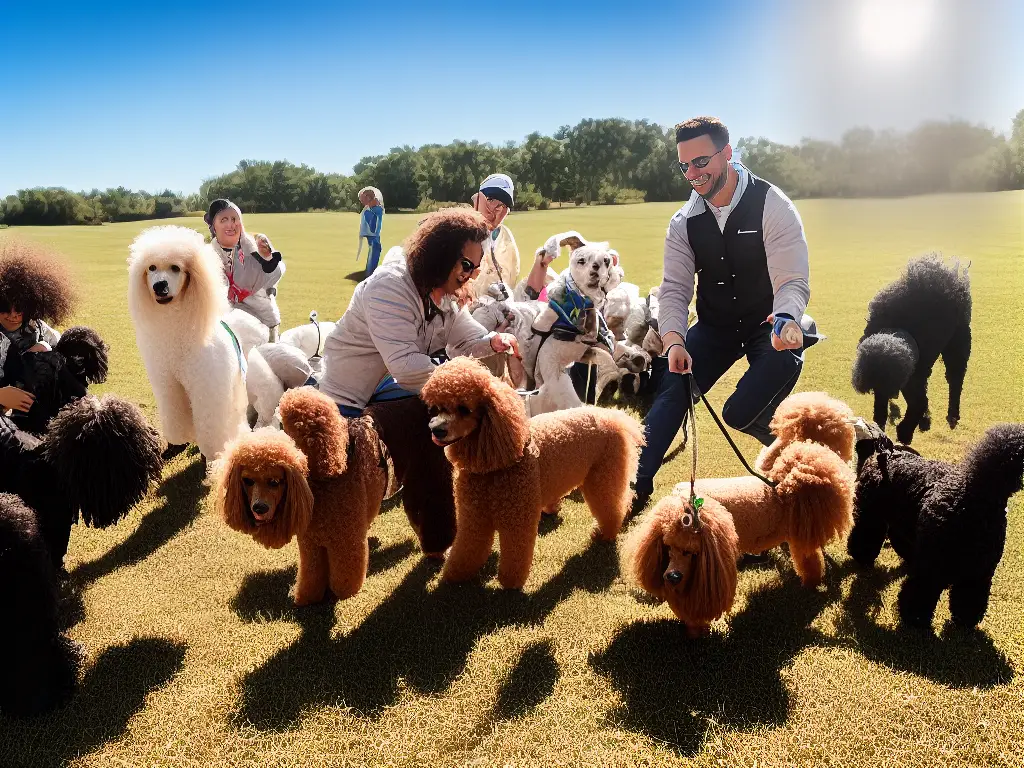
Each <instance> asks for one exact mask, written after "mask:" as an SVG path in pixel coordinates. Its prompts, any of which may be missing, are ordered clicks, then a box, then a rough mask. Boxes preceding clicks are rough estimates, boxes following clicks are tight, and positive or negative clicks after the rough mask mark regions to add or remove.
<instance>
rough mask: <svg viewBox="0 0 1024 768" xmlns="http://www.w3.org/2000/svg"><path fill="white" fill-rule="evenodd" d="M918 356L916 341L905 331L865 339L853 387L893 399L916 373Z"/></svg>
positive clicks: (859, 352) (874, 335)
mask: <svg viewBox="0 0 1024 768" xmlns="http://www.w3.org/2000/svg"><path fill="white" fill-rule="evenodd" d="M917 356H918V352H917V342H915V341H914V337H913V336H911V335H910V334H909V333H906V332H905V331H899V330H892V331H889V330H887V331H882V332H880V333H873V334H871V335H870V336H866V337H865V338H864V339H862V340H861V342H860V344H858V345H857V357H856V359H855V360H854V361H853V388H854V389H855V390H857V391H858V392H860V393H861V394H867V393H868V392H874V393H875V395H876V396H881V397H883V398H885V399H886V400H892V399H893V398H895V397H897V396H898V395H899V393H900V390H901V389H903V387H904V385H905V384H906V383H907V381H908V380H909V379H910V374H912V373H913V372H914V367H915V366H916V365H917Z"/></svg>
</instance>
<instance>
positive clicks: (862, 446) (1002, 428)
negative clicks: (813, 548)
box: [846, 424, 1024, 627]
mask: <svg viewBox="0 0 1024 768" xmlns="http://www.w3.org/2000/svg"><path fill="white" fill-rule="evenodd" d="M858 437H859V438H861V437H862V438H863V439H859V440H858V442H857V461H858V467H857V492H856V498H855V508H854V523H853V530H852V531H851V532H850V538H849V539H848V540H847V544H846V547H847V551H848V552H849V553H850V556H851V557H852V558H853V559H854V560H856V561H857V562H858V563H860V564H861V565H865V566H870V565H872V564H873V563H874V562H875V559H876V558H877V557H878V553H879V552H880V551H881V549H882V544H883V543H884V542H885V539H886V537H888V539H889V541H890V542H891V544H892V548H893V550H895V552H896V554H898V555H899V556H900V557H901V558H903V560H904V561H905V562H906V564H907V567H908V569H909V574H908V575H907V578H906V580H905V581H904V582H903V586H902V588H901V589H900V594H899V600H898V609H899V615H900V619H901V621H903V622H904V623H906V624H908V625H911V626H921V627H929V626H931V621H932V616H933V615H934V613H935V605H936V603H937V602H938V600H939V596H940V595H941V594H942V592H943V590H945V589H947V588H948V589H949V611H950V613H951V614H952V617H953V621H954V623H956V624H959V625H960V626H963V627H975V626H977V625H978V624H979V623H980V622H981V620H982V619H983V618H984V616H985V612H986V611H987V610H988V598H989V592H990V591H991V588H992V577H993V575H994V574H995V571H996V566H998V565H999V560H1000V558H1001V557H1002V556H1003V545H1004V544H1005V542H1006V515H1007V504H1008V503H1009V499H1010V496H1012V495H1013V494H1014V493H1016V492H1018V491H1020V490H1021V488H1022V486H1024V424H999V425H996V426H994V427H992V428H991V429H989V430H988V431H987V432H986V433H985V435H984V436H983V437H982V438H981V440H980V441H979V442H978V443H977V444H976V445H975V446H974V447H973V448H972V449H971V451H970V452H969V453H968V454H967V456H965V457H964V459H963V461H961V462H960V463H959V464H949V463H947V462H944V461H935V460H932V459H924V458H921V457H920V456H919V455H917V453H916V452H915V451H913V449H909V448H902V447H899V446H895V445H893V442H892V441H891V440H890V439H889V438H888V437H886V436H885V434H884V433H883V432H882V431H881V429H879V428H878V427H877V426H876V425H873V424H872V425H864V426H861V427H859V428H858Z"/></svg>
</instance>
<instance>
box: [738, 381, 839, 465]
mask: <svg viewBox="0 0 1024 768" xmlns="http://www.w3.org/2000/svg"><path fill="white" fill-rule="evenodd" d="M769 426H770V427H771V430H772V434H774V435H775V441H774V442H773V443H772V444H771V445H768V446H765V447H764V448H762V449H761V453H760V454H758V457H757V461H756V462H755V464H754V466H755V467H756V468H757V469H758V470H760V471H762V472H763V471H765V470H767V469H771V467H772V465H773V464H774V463H775V460H776V459H777V458H778V457H779V454H780V453H781V452H782V449H783V448H785V447H786V446H787V445H789V444H791V443H795V442H799V441H811V442H814V443H820V444H821V445H824V446H825V447H826V448H831V449H832V450H833V451H834V452H835V453H837V454H839V457H840V458H841V459H842V460H843V461H847V462H848V461H850V460H851V459H853V447H854V443H855V442H856V439H857V438H856V430H855V428H854V416H853V410H852V409H851V408H850V406H848V405H847V404H846V403H844V402H843V401H842V400H836V399H835V398H834V397H829V395H828V393H826V392H800V393H798V394H795V395H790V396H789V397H787V398H786V399H785V400H783V401H782V402H781V403H780V404H779V407H778V408H777V409H776V411H775V415H774V416H772V421H771V424H770V425H769Z"/></svg>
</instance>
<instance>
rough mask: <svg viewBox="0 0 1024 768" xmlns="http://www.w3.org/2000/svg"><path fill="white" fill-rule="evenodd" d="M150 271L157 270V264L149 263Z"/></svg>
mask: <svg viewBox="0 0 1024 768" xmlns="http://www.w3.org/2000/svg"><path fill="white" fill-rule="evenodd" d="M149 271H150V272H156V264H150V265H149Z"/></svg>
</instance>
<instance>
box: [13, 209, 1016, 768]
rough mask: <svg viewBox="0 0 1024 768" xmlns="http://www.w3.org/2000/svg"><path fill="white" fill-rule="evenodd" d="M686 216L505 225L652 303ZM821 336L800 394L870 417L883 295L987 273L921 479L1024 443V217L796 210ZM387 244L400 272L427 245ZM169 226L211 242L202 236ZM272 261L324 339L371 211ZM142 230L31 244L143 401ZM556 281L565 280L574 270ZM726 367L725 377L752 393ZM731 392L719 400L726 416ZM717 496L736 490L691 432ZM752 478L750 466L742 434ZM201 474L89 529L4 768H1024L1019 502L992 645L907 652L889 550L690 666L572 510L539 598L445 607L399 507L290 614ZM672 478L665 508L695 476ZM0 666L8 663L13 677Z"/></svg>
mask: <svg viewBox="0 0 1024 768" xmlns="http://www.w3.org/2000/svg"><path fill="white" fill-rule="evenodd" d="M674 208H675V206H673V205H669V204H649V205H642V206H629V207H617V208H609V207H601V208H580V209H568V210H560V211H547V212H535V213H517V214H514V215H513V216H512V217H510V219H509V222H508V223H509V224H510V226H511V227H512V229H513V232H514V233H515V236H516V238H517V240H518V242H519V247H520V251H521V253H522V254H523V257H524V264H525V263H528V260H529V259H530V258H531V256H530V254H531V253H532V251H533V249H534V248H536V247H537V246H538V245H540V244H541V243H542V242H543V241H544V239H545V238H546V237H547V236H548V235H550V234H553V233H555V232H558V231H563V230H566V229H577V230H579V231H580V232H582V233H583V234H584V235H585V236H587V237H588V238H592V239H608V240H610V241H611V242H612V244H613V245H614V246H615V247H616V248H618V249H619V251H620V253H621V254H622V257H623V264H624V266H625V269H626V273H627V279H629V280H631V281H633V282H636V283H638V284H639V285H640V286H641V287H642V289H643V290H644V291H646V289H647V288H648V287H649V286H651V285H654V284H657V283H658V282H659V281H660V275H661V245H662V238H663V236H664V230H665V226H666V224H667V222H668V219H669V217H670V215H671V213H672V212H673V210H674ZM799 208H800V212H801V215H802V216H803V219H804V224H805V226H806V229H807V235H808V239H809V241H810V246H811V269H812V273H811V278H812V289H813V295H812V299H811V305H810V307H809V310H810V312H811V313H812V314H813V315H814V316H815V317H816V319H817V320H818V321H819V324H820V327H821V328H822V329H823V330H824V332H825V333H826V334H828V336H829V339H828V340H827V341H826V342H824V343H822V344H820V345H818V346H816V347H815V348H813V349H811V350H810V351H809V352H808V354H807V364H806V366H805V369H804V374H803V376H802V378H801V380H800V384H799V388H800V389H803V390H807V389H825V390H827V391H828V392H830V393H831V394H833V395H835V396H838V397H841V398H843V399H845V400H847V401H848V402H850V403H851V404H852V405H853V406H854V407H855V408H856V409H857V410H858V411H859V412H861V413H863V414H870V401H869V399H868V398H866V397H862V396H859V395H856V394H855V393H854V392H853V391H852V388H851V386H850V381H849V378H850V377H849V371H850V364H851V360H852V354H853V350H854V347H855V344H856V341H857V338H858V337H859V335H860V332H861V330H862V328H863V323H864V316H865V311H866V305H867V302H868V300H869V298H870V297H871V296H872V295H873V294H874V292H875V291H876V290H877V289H878V288H879V287H880V286H881V285H882V284H884V283H886V282H888V281H889V280H891V279H893V278H894V277H895V276H896V274H897V273H898V271H899V269H900V267H901V265H902V264H903V263H904V262H905V261H906V260H907V258H908V257H910V256H914V255H917V254H920V253H923V252H926V251H929V250H941V251H942V252H944V253H945V254H946V255H950V256H952V255H957V256H959V257H960V258H961V259H963V260H965V261H970V262H971V270H970V271H971V276H972V282H973V291H974V303H975V306H974V321H973V329H974V340H975V344H974V354H973V357H972V359H971V363H970V367H969V369H968V373H967V382H966V385H965V391H964V399H963V420H962V422H961V425H960V427H959V428H958V429H957V430H956V431H955V432H950V430H949V429H948V428H947V427H946V426H945V422H944V419H943V418H942V415H944V411H945V396H946V383H945V380H944V378H943V376H942V374H941V373H940V372H938V371H937V372H936V373H935V375H934V376H933V378H932V382H931V390H930V392H931V397H932V403H933V406H932V412H933V414H935V416H936V418H935V424H936V427H935V428H933V430H932V431H931V432H928V433H925V434H921V435H919V436H918V437H917V439H915V443H914V445H915V447H917V448H918V449H920V450H921V451H922V452H923V453H924V454H925V455H928V456H933V457H944V458H958V457H959V456H960V455H961V454H962V452H963V450H964V448H965V447H966V446H967V445H968V444H969V443H970V442H971V441H972V440H973V439H975V438H977V437H978V436H979V435H980V434H981V433H982V432H983V431H984V430H985V429H986V428H987V427H988V426H990V425H991V424H992V423H994V422H998V421H1024V402H1022V394H1024V387H1022V381H1024V355H1022V354H1021V352H1020V350H1021V349H1022V348H1024V299H1022V295H1024V193H1020V192H1017V193H1000V194H992V195H969V196H937V197H921V198H912V199H906V200H884V201H881V200H864V201H834V200H833V201H817V200H816V201H805V202H802V203H800V204H799ZM415 221H416V217H415V216H412V215H391V214H388V216H387V217H386V219H385V225H384V235H385V237H384V240H385V247H387V246H388V245H391V244H394V243H396V242H398V241H399V240H400V239H401V238H402V237H403V236H404V235H405V234H407V233H408V232H409V231H410V230H411V228H412V227H413V226H414V224H415ZM179 223H184V224H186V225H190V226H194V227H196V228H201V227H202V226H203V225H202V221H201V220H200V219H185V220H179ZM246 223H247V225H248V228H249V229H250V230H261V231H265V232H267V233H269V234H270V236H271V237H272V239H273V241H274V243H275V245H276V246H277V247H279V248H280V249H281V250H282V251H283V252H284V254H285V257H286V260H287V264H288V272H287V274H286V276H285V278H284V280H283V281H282V283H281V285H280V303H281V306H282V309H283V314H284V316H285V323H284V326H285V327H290V326H292V325H295V324H298V323H301V322H303V321H304V320H305V319H306V316H307V315H308V312H309V310H310V309H314V308H315V309H317V310H318V311H319V313H320V316H321V317H322V318H329V319H336V318H337V317H338V316H339V315H340V314H341V313H342V312H343V311H344V309H345V307H346V306H347V303H348V300H349V298H350V296H351V294H352V290H353V288H354V287H355V284H356V280H357V279H358V275H356V274H354V273H356V271H357V267H356V263H355V261H354V252H355V246H356V232H357V217H356V215H355V214H330V213H328V214H293V215H252V216H247V217H246ZM145 226H147V224H119V225H108V226H104V227H101V228H85V227H65V228H55V229H43V228H36V229H19V230H5V231H3V232H0V237H5V236H10V235H20V236H25V237H30V238H36V239H39V240H41V241H45V242H48V243H51V244H53V245H54V246H55V247H57V248H59V249H60V250H61V251H63V252H64V253H66V254H67V255H68V256H69V258H70V259H71V260H72V262H73V266H74V270H75V273H76V275H77V276H78V280H79V283H80V284H81V286H82V294H83V301H82V303H81V310H80V313H79V317H78V320H79V321H81V322H85V323H88V324H90V325H93V326H94V327H96V328H97V329H98V330H99V331H100V333H101V334H102V335H103V336H104V337H105V338H106V339H107V340H108V341H109V342H110V343H111V345H112V347H113V350H112V364H111V376H110V381H109V383H108V384H107V385H106V386H105V387H104V388H103V389H105V390H108V391H113V392H117V393H119V394H121V395H123V396H125V397H128V398H130V399H132V400H134V401H136V402H139V403H141V404H142V405H143V406H144V407H145V408H147V412H148V413H149V414H150V416H151V417H153V418H155V413H154V411H153V409H152V403H153V398H152V393H151V391H150V389H149V385H148V382H147V380H146V377H145V373H144V371H143V369H142V365H141V362H140V360H139V356H138V353H137V350H136V348H135V340H134V335H133V332H132V329H131V326H130V324H129V321H128V316H127V310H126V301H125V293H126V285H125V278H126V266H125V259H126V257H127V248H128V244H129V242H130V241H131V239H132V237H133V236H134V235H135V234H136V233H137V232H139V231H140V230H141V229H143V228H144V227H145ZM563 258H564V257H563ZM738 368H739V367H738ZM740 373H741V371H740V370H736V371H734V372H733V373H732V375H731V376H730V378H729V380H728V381H725V382H723V384H722V385H720V386H719V387H717V388H716V389H715V390H714V391H713V392H712V395H711V400H712V402H713V403H714V404H716V405H718V406H720V405H721V402H722V401H723V400H724V398H725V396H726V394H727V392H728V391H729V388H728V386H726V385H727V384H729V383H731V382H732V381H735V379H736V378H737V377H738V376H739V374H740ZM698 422H699V427H700V445H701V453H702V458H701V470H700V471H701V473H702V474H705V475H723V474H724V475H729V474H737V473H739V472H741V471H742V469H741V468H740V466H739V464H738V463H737V461H736V460H735V458H734V457H733V456H732V455H731V453H730V451H729V449H728V446H727V445H726V444H725V442H724V440H723V439H722V438H721V436H720V435H718V434H717V432H716V431H715V427H714V425H713V424H712V423H711V421H710V419H709V418H707V416H706V415H702V413H701V411H698ZM738 439H739V442H740V445H741V446H742V447H743V449H744V450H745V452H746V453H747V455H748V456H750V457H753V455H755V453H756V449H757V446H756V445H755V444H754V443H753V441H751V440H749V439H747V438H745V437H743V436H740V438H738ZM196 459H197V457H196V455H195V453H191V454H188V455H184V456H181V457H179V458H178V459H176V460H175V461H173V462H171V463H170V464H169V465H168V466H167V468H166V470H165V475H164V480H163V483H162V485H161V486H160V487H159V488H158V489H156V490H155V491H154V493H153V494H152V495H151V497H150V498H149V499H148V500H147V501H146V502H145V503H144V504H142V505H140V507H139V508H138V509H137V510H136V511H135V512H134V513H133V514H132V515H131V517H130V518H129V519H127V520H126V521H124V522H122V523H121V524H120V525H119V526H117V527H115V528H113V529H110V530H108V531H94V530H88V529H83V528H77V529H76V530H75V531H74V532H73V535H72V543H71V551H70V554H69V559H68V564H67V565H68V569H69V571H71V575H72V579H71V588H70V589H69V594H68V596H67V604H66V606H65V611H66V614H67V617H68V621H67V623H68V626H69V632H70V634H71V636H72V637H74V638H75V639H76V640H78V641H79V642H81V643H82V644H83V645H84V646H85V648H86V649H87V653H88V662H87V665H86V668H85V671H84V677H83V680H82V682H81V685H80V689H79V691H78V693H77V695H76V696H75V698H74V699H73V700H72V702H71V703H70V704H69V705H68V706H67V707H66V708H65V709H63V710H62V711H60V712H57V713H55V714H53V715H51V716H48V717H46V718H42V719H39V720H36V721H32V722H27V723H14V722H10V721H8V720H3V719H0V766H44V765H62V764H71V765H75V766H122V765H123V766H142V765H147V766H149V765H161V766H162V765H175V766H192V765H194V766H200V765H202V766H206V765H252V766H256V765H260V766H263V765H275V766H277V765H280V766H342V765H345V766H347V765H353V766H354V765H374V766H418V765H437V766H462V765H472V766H491V765H494V766H534V765H580V766H583V765H587V766H590V765H595V766H596V765H614V766H632V765H651V766H654V765H658V766H663V765H702V766H719V765H729V766H735V765H745V766H753V765H757V766H775V765H779V766H781V765H808V766H810V765H829V766H890V765H891V766H935V765H986V766H988V765H1005V766H1019V765H1022V764H1024V745H1022V743H1021V734H1022V733H1024V679H1022V676H1021V672H1022V670H1024V496H1022V495H1018V496H1017V497H1016V498H1015V499H1014V500H1013V501H1011V505H1010V523H1009V538H1008V542H1007V546H1006V554H1005V555H1004V557H1003V561H1002V564H1001V565H1000V568H999V571H998V572H997V575H996V581H995V584H994V588H993V594H992V601H991V604H990V608H989V612H988V616H987V618H986V619H985V621H984V623H983V624H982V625H981V628H980V630H979V631H978V632H976V633H970V634H965V633H961V632H957V631H952V630H948V629H947V628H946V627H945V626H944V623H945V619H946V618H947V617H948V611H947V609H946V603H945V599H944V600H943V602H942V603H941V604H940V608H939V612H938V615H937V616H936V622H935V631H936V635H935V636H934V637H931V636H928V637H926V636H922V635H919V634H914V633H910V632H905V631H901V630H899V629H897V626H896V622H895V615H894V603H895V596H896V593H897V591H898V589H899V585H900V582H901V580H902V577H903V572H902V570H901V569H900V567H899V566H898V563H897V559H896V558H895V556H894V555H893V554H892V552H891V551H890V550H885V551H884V552H883V556H882V558H881V559H880V561H879V566H878V568H877V569H876V570H875V571H874V572H872V573H866V574H865V573H859V572H857V571H856V570H855V569H854V568H853V567H852V566H851V563H850V561H849V560H848V558H847V557H846V555H845V549H844V547H843V546H842V545H841V544H840V545H836V546H833V547H832V548H831V550H830V555H831V561H830V563H829V570H828V578H827V585H826V586H824V587H822V588H820V589H819V590H816V591H809V590H804V589H802V588H801V587H800V586H799V584H798V583H797V581H796V579H795V576H794V574H793V572H792V568H791V566H790V564H789V562H788V560H787V559H786V558H785V556H783V555H778V553H776V554H777V555H778V556H777V557H776V558H775V560H774V561H773V562H772V563H770V564H767V565H763V566H760V567H756V568H751V569H747V570H745V571H744V572H743V573H742V575H741V584H740V595H739V598H738V600H737V604H736V606H735V609H734V611H733V613H732V615H731V616H729V617H728V618H726V619H724V620H721V621H719V622H717V623H716V624H715V625H714V628H713V629H714V632H713V634H712V636H711V637H709V638H707V639H705V640H702V641H698V642H691V641H687V640H686V639H685V636H684V634H683V632H681V631H680V627H679V625H678V624H677V623H676V622H675V621H674V620H673V618H672V615H671V612H670V611H669V609H668V608H667V607H666V606H663V605H662V606H659V605H654V604H651V603H650V602H647V601H645V600H643V599H641V598H640V597H639V596H638V595H637V594H635V593H634V592H632V591H631V590H630V589H628V588H627V587H626V586H625V585H624V584H623V583H622V581H621V579H620V578H619V576H618V568H617V564H616V557H615V550H614V547H612V546H611V545H607V544H590V543H589V539H588V535H587V534H588V529H589V519H588V515H587V514H586V511H585V509H584V508H583V507H582V506H581V505H580V504H577V503H574V502H568V503H567V504H566V505H565V506H564V507H563V514H562V516H561V518H560V519H558V520H556V521H553V522H546V523H545V525H544V528H543V531H542V533H543V535H542V537H541V539H540V541H539V544H538V549H537V557H536V561H535V564H534V568H533V571H532V574H531V577H530V580H529V582H528V584H527V586H526V589H525V590H524V592H523V593H516V594H507V593H503V592H501V591H500V590H499V589H498V588H497V586H496V582H495V581H494V579H493V568H491V570H490V571H489V572H488V575H487V579H486V580H485V581H483V582H482V583H480V584H477V585H466V586H461V587H457V588H452V587H447V586H442V585H440V584H439V579H438V570H437V568H436V567H435V566H433V565H430V564H428V563H426V562H425V561H423V560H422V559H421V558H420V557H419V556H418V555H417V552H416V547H415V544H414V539H413V536H412V534H411V532H410V530H409V528H408V525H407V523H406V521H405V517H404V515H403V514H402V512H401V510H400V509H391V510H388V511H386V512H384V513H383V514H382V516H381V517H380V518H379V519H378V521H377V522H376V523H375V524H374V527H373V529H372V535H373V537H374V538H373V541H372V542H371V543H372V545H373V549H372V554H371V563H370V576H369V578H368V580H367V582H366V586H365V587H364V588H363V591H362V592H361V593H360V594H359V595H357V596H356V597H354V598H352V599H350V600H347V601H345V602H342V603H339V604H337V605H335V606H329V607H321V608H312V609H303V610H295V609H293V608H292V607H291V606H290V604H289V601H288V598H287V591H288V587H289V586H290V584H291V583H292V580H293V578H294V567H295V562H296V557H297V552H296V549H295V546H294V544H293V545H290V546H288V547H286V548H285V549H283V550H280V551H275V552H271V551H266V550H263V549H261V548H259V547H258V546H257V545H256V544H255V543H254V542H252V541H251V540H250V539H248V538H246V537H243V536H241V535H239V534H236V533H234V532H232V531H230V530H228V529H227V528H226V526H224V525H223V524H222V523H221V522H220V521H219V520H217V519H216V518H215V517H214V516H213V515H212V514H211V513H210V511H209V509H208V508H207V506H206V494H207V491H206V489H205V487H203V486H202V482H201V481H202V478H201V476H200V473H199V467H198V463H197V460H196ZM687 459H688V456H682V455H680V456H676V457H675V458H673V460H672V461H671V462H670V463H669V464H667V465H666V466H665V468H664V469H663V471H662V472H661V473H660V475H659V478H658V479H659V490H662V491H663V490H666V489H668V488H669V487H670V486H671V485H672V484H673V483H675V482H677V481H678V480H680V479H683V477H684V475H685V474H687V470H686V465H687ZM7 663H17V662H16V660H7Z"/></svg>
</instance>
